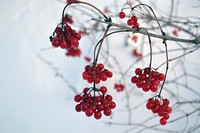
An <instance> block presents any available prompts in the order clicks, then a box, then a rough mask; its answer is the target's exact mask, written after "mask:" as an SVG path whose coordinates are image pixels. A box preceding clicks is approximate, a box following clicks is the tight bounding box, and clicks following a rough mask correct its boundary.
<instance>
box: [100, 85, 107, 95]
mask: <svg viewBox="0 0 200 133" xmlns="http://www.w3.org/2000/svg"><path fill="white" fill-rule="evenodd" d="M100 91H101V92H102V93H103V94H106V92H107V88H106V87H105V86H101V87H100Z"/></svg>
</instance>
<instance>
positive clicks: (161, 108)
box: [146, 96, 172, 125]
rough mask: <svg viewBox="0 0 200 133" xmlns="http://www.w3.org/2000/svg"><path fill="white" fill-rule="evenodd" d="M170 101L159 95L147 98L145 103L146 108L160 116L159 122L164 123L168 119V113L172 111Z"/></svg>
mask: <svg viewBox="0 0 200 133" xmlns="http://www.w3.org/2000/svg"><path fill="white" fill-rule="evenodd" d="M169 103H170V101H169V100H168V99H162V98H161V97H158V96H157V97H153V98H149V99H148V102H147V104H146V108H147V109H148V110H151V111H152V112H153V113H154V114H157V115H158V116H160V117H162V118H160V124H161V125H165V124H166V123H167V120H168V119H169V114H170V113H171V112H172V109H171V107H170V106H169Z"/></svg>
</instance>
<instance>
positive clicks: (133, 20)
mask: <svg viewBox="0 0 200 133" xmlns="http://www.w3.org/2000/svg"><path fill="white" fill-rule="evenodd" d="M137 20H138V18H137V17H136V16H132V17H131V18H130V19H128V21H127V24H128V25H129V26H133V27H134V28H138V27H139V24H138V22H137Z"/></svg>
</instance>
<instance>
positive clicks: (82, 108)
mask: <svg viewBox="0 0 200 133" xmlns="http://www.w3.org/2000/svg"><path fill="white" fill-rule="evenodd" d="M87 109H88V104H87V103H83V104H82V105H81V110H82V111H83V112H85V111H86V110H87Z"/></svg>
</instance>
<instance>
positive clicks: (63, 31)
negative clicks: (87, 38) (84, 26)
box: [50, 24, 81, 49]
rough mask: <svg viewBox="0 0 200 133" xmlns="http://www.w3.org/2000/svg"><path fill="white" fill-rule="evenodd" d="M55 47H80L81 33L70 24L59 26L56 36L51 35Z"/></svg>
mask: <svg viewBox="0 0 200 133" xmlns="http://www.w3.org/2000/svg"><path fill="white" fill-rule="evenodd" d="M50 39H51V42H52V46H53V47H60V48H62V49H71V48H74V49H76V48H78V45H79V40H80V39H81V35H80V34H79V33H77V32H76V31H75V30H73V29H72V28H71V27H70V26H69V25H68V24H64V25H63V27H57V28H56V29H55V32H54V36H53V37H50Z"/></svg>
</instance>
